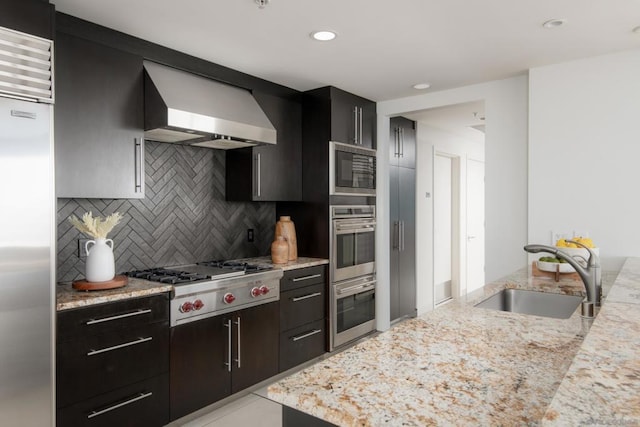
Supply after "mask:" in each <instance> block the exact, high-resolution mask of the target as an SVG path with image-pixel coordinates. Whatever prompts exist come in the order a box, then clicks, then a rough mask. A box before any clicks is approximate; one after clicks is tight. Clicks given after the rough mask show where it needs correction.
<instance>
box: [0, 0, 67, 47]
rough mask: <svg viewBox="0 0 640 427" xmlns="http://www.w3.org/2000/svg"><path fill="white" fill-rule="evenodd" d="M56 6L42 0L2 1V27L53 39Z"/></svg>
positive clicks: (0, 23)
mask: <svg viewBox="0 0 640 427" xmlns="http://www.w3.org/2000/svg"><path fill="white" fill-rule="evenodd" d="M54 15H55V6H54V5H52V4H49V2H48V1H47V2H44V1H42V0H3V1H0V27H5V28H9V29H11V30H16V31H20V32H23V33H27V34H31V35H33V36H38V37H43V38H45V39H49V40H51V39H53V35H54V34H53V20H54Z"/></svg>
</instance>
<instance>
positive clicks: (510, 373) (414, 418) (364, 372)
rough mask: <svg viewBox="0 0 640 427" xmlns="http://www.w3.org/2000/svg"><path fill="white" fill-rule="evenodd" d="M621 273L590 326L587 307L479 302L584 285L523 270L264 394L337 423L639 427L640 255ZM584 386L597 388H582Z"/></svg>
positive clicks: (608, 276)
mask: <svg viewBox="0 0 640 427" xmlns="http://www.w3.org/2000/svg"><path fill="white" fill-rule="evenodd" d="M614 280H616V273H611V272H604V273H603V288H604V294H605V295H608V296H609V299H608V300H607V302H605V304H604V306H603V308H602V310H601V311H600V313H599V314H598V317H597V318H596V320H595V322H594V324H593V325H591V323H592V321H590V320H586V319H583V318H581V317H580V313H579V311H580V309H579V308H578V309H577V310H576V312H575V313H574V314H573V315H572V316H571V317H570V318H569V319H551V318H544V317H536V316H529V315H524V314H518V313H507V312H501V311H495V310H487V309H479V308H475V307H473V305H474V304H475V303H477V302H479V301H481V300H483V299H485V298H487V297H488V296H490V295H493V294H494V293H496V292H498V291H499V290H501V289H504V288H507V287H509V288H523V289H534V290H543V291H545V292H557V293H566V294H581V293H582V291H583V285H582V283H581V282H579V281H575V280H565V279H561V280H560V282H558V283H556V282H554V281H553V280H552V279H546V278H538V277H532V276H531V272H530V269H522V270H520V271H518V272H517V273H515V274H513V275H511V276H508V277H506V278H504V279H502V280H498V281H496V282H494V283H491V284H489V285H487V286H485V287H484V288H483V289H481V290H479V291H477V292H474V293H472V294H470V295H468V296H467V297H466V298H463V299H461V300H459V301H455V302H452V303H449V304H446V305H444V306H441V307H439V308H438V309H436V310H434V311H432V312H429V313H426V314H424V315H421V316H419V317H417V318H414V319H410V320H407V321H404V322H402V323H399V324H397V325H395V326H394V327H392V328H391V329H390V330H388V331H385V332H383V333H381V334H379V335H377V336H375V337H373V338H370V339H368V340H366V341H363V342H361V343H359V344H357V345H355V346H353V347H351V348H349V349H346V350H344V351H343V352H340V353H337V354H335V355H333V356H331V357H329V358H328V359H325V360H323V361H320V362H318V363H316V364H314V365H312V366H310V367H308V368H306V369H304V370H302V371H300V372H297V373H295V374H293V375H291V376H289V377H287V378H285V379H283V380H281V381H278V382H276V383H275V384H273V385H271V386H270V387H269V389H268V392H267V395H268V397H269V398H270V399H272V400H274V401H276V402H279V403H282V404H284V405H287V406H290V407H292V408H295V409H297V410H300V411H303V412H306V413H308V414H310V415H313V416H316V417H318V418H321V419H324V420H325V421H328V422H330V423H334V424H336V425H339V426H379V425H385V426H400V425H403V426H407V425H408V426H424V425H456V426H461V425H469V426H477V425H539V424H541V423H542V422H544V423H547V422H548V423H552V424H554V425H578V424H580V423H583V424H588V423H589V422H590V421H593V420H595V421H597V422H599V423H600V424H604V425H606V423H607V422H609V423H611V424H615V425H621V424H618V422H619V421H620V420H622V421H624V422H625V423H626V424H622V425H640V403H639V402H638V399H639V397H638V396H640V367H639V366H638V363H639V360H640V346H638V344H639V340H640V336H639V334H638V331H639V330H640V310H638V309H637V308H638V306H637V305H636V306H635V307H633V306H632V304H633V303H630V302H628V301H629V298H632V299H633V298H635V299H633V300H634V301H635V300H638V299H640V259H635V258H633V259H629V260H628V261H627V263H626V264H625V266H624V268H623V270H622V271H621V272H620V275H619V277H618V279H617V280H616V282H615V286H613V288H611V286H612V284H613V282H614ZM617 299H622V300H624V301H625V302H624V303H619V302H617ZM617 304H622V305H626V310H623V311H620V310H619V309H618V308H617V307H616V306H615V305H617ZM631 312H634V314H633V315H632V314H631ZM590 327H591V331H590ZM606 331H608V334H607V332H606ZM585 336H586V340H585ZM583 341H584V342H583ZM603 341H604V342H603ZM614 343H616V344H615V345H614ZM634 344H635V346H634ZM596 348H597V350H595V349H596ZM593 351H596V354H597V356H596V355H595V354H593V353H592V352H593ZM594 358H595V359H594ZM589 362H590V363H589ZM603 362H604V363H603ZM585 364H586V366H585ZM565 374H567V377H566V378H565ZM603 377H604V378H603ZM599 382H602V383H601V384H600V385H598V383H599ZM585 387H586V388H592V389H593V390H595V391H591V392H588V393H581V395H580V396H577V395H576V390H582V389H584V388H585ZM598 387H601V388H602V389H603V390H604V391H606V394H601V393H600V392H598V391H597V390H598ZM556 391H557V393H556ZM554 396H555V397H554ZM594 405H597V407H596V408H593V406H594ZM598 411H600V412H598ZM543 419H544V421H543ZM591 424H593V422H592V423H591Z"/></svg>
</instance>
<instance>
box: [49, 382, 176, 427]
mask: <svg viewBox="0 0 640 427" xmlns="http://www.w3.org/2000/svg"><path fill="white" fill-rule="evenodd" d="M168 402H169V376H168V374H164V375H160V376H157V377H154V378H150V379H148V380H145V381H141V382H139V383H135V384H132V385H129V386H127V387H123V388H120V389H116V390H113V391H110V392H108V393H105V394H101V395H99V396H96V397H94V398H91V399H88V400H85V401H82V402H80V403H76V404H74V405H71V406H67V407H65V408H60V409H58V412H57V420H56V425H58V426H59V427H66V426H71V427H82V426H91V427H113V426H119V427H138V426H140V427H154V426H163V425H165V424H167V423H168V422H169V406H168Z"/></svg>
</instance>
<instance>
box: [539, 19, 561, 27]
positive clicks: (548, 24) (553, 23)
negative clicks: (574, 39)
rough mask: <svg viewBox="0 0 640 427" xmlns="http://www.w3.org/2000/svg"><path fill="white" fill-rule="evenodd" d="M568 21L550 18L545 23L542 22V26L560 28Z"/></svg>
mask: <svg viewBox="0 0 640 427" xmlns="http://www.w3.org/2000/svg"><path fill="white" fill-rule="evenodd" d="M566 23H567V20H566V19H550V20H548V21H547V22H545V23H544V24H542V26H543V27H544V28H558V27H561V26H563V25H564V24H566Z"/></svg>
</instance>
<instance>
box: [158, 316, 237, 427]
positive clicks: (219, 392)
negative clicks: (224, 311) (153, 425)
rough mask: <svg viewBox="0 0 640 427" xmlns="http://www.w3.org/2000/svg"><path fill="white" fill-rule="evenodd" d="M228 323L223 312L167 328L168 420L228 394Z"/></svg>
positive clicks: (229, 377) (229, 322)
mask: <svg viewBox="0 0 640 427" xmlns="http://www.w3.org/2000/svg"><path fill="white" fill-rule="evenodd" d="M232 327H233V322H231V316H228V315H225V316H217V317H211V318H209V319H203V320H199V321H196V322H191V323H187V324H184V325H180V326H176V327H174V328H172V329H171V358H170V360H171V361H170V363H171V370H170V377H171V380H170V384H171V386H170V387H171V392H170V396H171V399H170V400H171V420H175V419H178V418H180V417H183V416H185V415H187V414H189V413H191V412H193V411H196V410H198V409H200V408H203V407H205V406H207V405H209V404H211V403H213V402H216V401H218V400H220V399H222V398H224V397H226V396H228V395H229V394H231V372H230V367H229V365H228V364H229V363H230V362H231V360H230V356H231V353H230V350H231V348H230V347H229V341H230V338H231V334H232V329H231V328H232ZM232 367H233V366H232Z"/></svg>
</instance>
